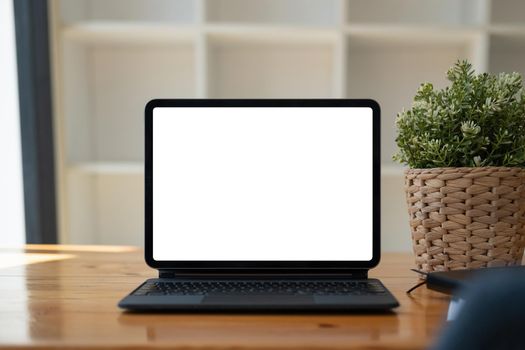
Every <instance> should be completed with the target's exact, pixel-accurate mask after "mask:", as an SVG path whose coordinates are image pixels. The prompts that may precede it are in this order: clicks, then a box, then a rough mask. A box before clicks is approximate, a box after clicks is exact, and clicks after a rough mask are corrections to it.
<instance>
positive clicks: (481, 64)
mask: <svg viewBox="0 0 525 350" xmlns="http://www.w3.org/2000/svg"><path fill="white" fill-rule="evenodd" d="M50 6H51V8H50V13H51V33H52V43H53V67H54V98H55V112H56V121H55V128H56V130H55V135H56V142H55V144H56V149H57V158H56V159H57V174H58V182H57V183H58V184H59V186H58V187H59V188H58V196H59V207H60V217H59V219H60V241H61V242H63V243H94V244H97V243H99V244H138V245H140V244H142V240H143V238H142V237H143V176H144V173H143V165H142V164H143V159H144V155H143V141H144V140H143V108H144V105H145V103H146V102H147V101H148V100H149V99H151V98H160V97H171V98H177V97H190V98H191V97H201V98H202V97H213V98H257V97H260V98H264V97H283V98H284V97H297V98H299V97H305V98H309V97H311V98H315V97H330V98H342V97H351V98H359V97H361V98H364V97H367V98H374V99H376V100H377V101H378V102H379V103H380V104H381V106H382V125H381V126H382V162H383V173H382V182H383V188H382V191H383V192H382V198H383V200H382V206H383V208H382V209H383V214H382V225H383V247H384V249H385V250H405V249H409V244H410V240H409V239H408V235H409V230H408V224H407V215H406V213H405V203H404V193H403V168H402V167H401V166H398V165H395V164H393V163H392V161H391V156H392V154H393V153H394V152H395V142H394V138H395V127H394V120H395V116H396V114H397V112H399V111H400V110H401V109H402V108H407V107H410V105H411V100H412V97H413V95H414V93H415V91H416V90H417V88H418V86H419V84H420V83H421V82H424V81H431V82H433V83H434V84H435V85H436V86H438V87H440V86H444V85H445V84H446V81H445V78H444V77H445V71H446V70H447V68H448V67H450V66H451V65H452V64H453V63H454V62H455V61H456V60H457V59H462V58H468V59H470V60H471V61H472V62H473V63H474V65H475V67H476V68H477V70H478V71H494V72H499V71H511V70H516V71H519V72H521V73H523V74H525V5H524V4H523V1H522V0H506V1H504V2H503V1H495V0H492V1H491V0H388V1H387V0H54V1H51V2H50Z"/></svg>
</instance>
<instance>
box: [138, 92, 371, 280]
mask: <svg viewBox="0 0 525 350" xmlns="http://www.w3.org/2000/svg"><path fill="white" fill-rule="evenodd" d="M159 107H160V108H162V107H173V108H177V107H198V108H202V107H214V108H220V107H250V108H265V107H284V108H286V107H328V108H329V107H338V108H341V107H349V108H351V107H368V108H371V109H372V112H373V113H372V115H373V145H372V147H373V162H372V167H373V169H372V174H373V175H372V176H373V181H372V182H373V190H372V193H373V194H372V196H373V206H372V207H373V209H372V210H373V216H372V218H373V223H372V227H373V228H372V259H371V260H368V261H351V260H349V261H340V260H338V261H211V260H210V261H208V260H206V261H193V260H192V261H188V260H184V261H166V260H162V261H157V260H155V259H154V258H153V110H154V109H155V108H159ZM380 138H381V132H380V107H379V104H378V103H377V102H376V101H374V100H371V99H155V100H151V101H150V102H148V103H147V105H146V108H145V259H146V263H147V264H148V265H149V266H150V267H152V268H156V269H169V270H178V269H180V270H194V269H197V270H198V269H201V270H206V271H208V270H212V271H213V270H226V271H243V272H247V271H249V270H254V271H260V270H265V271H266V270H269V271H275V272H279V271H283V272H287V273H289V272H290V271H300V272H308V271H320V270H326V271H328V272H329V271H337V270H348V269H369V268H372V267H374V266H376V265H377V264H378V263H379V260H380V208H381V204H380V183H381V181H380V176H381V175H380V168H381V157H380Z"/></svg>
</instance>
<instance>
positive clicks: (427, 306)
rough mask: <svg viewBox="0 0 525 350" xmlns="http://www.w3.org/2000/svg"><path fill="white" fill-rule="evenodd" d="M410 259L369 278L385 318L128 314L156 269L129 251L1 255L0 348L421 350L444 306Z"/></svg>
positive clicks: (77, 249)
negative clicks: (394, 301)
mask: <svg viewBox="0 0 525 350" xmlns="http://www.w3.org/2000/svg"><path fill="white" fill-rule="evenodd" d="M411 267H413V257H412V255H411V254H401V253H399V254H392V253H391V254H384V255H383V257H382V261H381V263H380V265H379V267H377V268H375V269H373V270H372V271H371V273H370V275H371V277H377V278H380V279H381V281H383V283H384V284H385V285H386V286H387V287H388V288H389V289H390V290H391V291H392V292H393V293H394V295H395V296H396V297H397V298H398V300H399V302H400V303H401V306H400V307H399V308H397V309H396V310H395V311H394V312H393V313H390V314H362V313H356V314H346V315H343V314H335V315H334V314H332V315H330V314H133V313H125V312H122V311H121V310H119V309H118V308H117V302H118V301H119V300H120V299H121V298H122V297H123V296H124V295H126V294H127V293H129V292H130V291H131V290H133V289H134V288H135V287H136V286H138V284H139V283H141V282H142V281H144V280H145V279H146V278H149V277H154V276H156V271H155V270H152V269H150V268H148V267H147V266H146V264H145V263H144V258H143V251H142V250H140V249H138V248H134V247H117V246H115V247H113V246H61V245H28V246H26V248H25V249H18V250H17V249H7V248H3V249H0V347H1V348H16V347H24V348H27V347H38V348H39V349H45V348H106V349H109V348H112V349H143V348H171V349H193V348H195V349H197V348H199V349H244V348H250V349H281V348H283V349H284V348H286V349H324V348H327V349H424V348H427V347H428V346H429V345H431V344H432V342H433V340H434V339H435V337H436V336H437V335H438V334H439V331H440V329H441V328H442V326H443V325H444V323H445V318H446V311H447V307H448V302H449V298H448V297H446V296H444V295H442V294H439V293H435V292H432V291H429V290H427V289H425V288H424V287H423V288H420V289H418V290H416V291H415V292H413V294H412V295H411V296H408V295H406V294H405V291H406V290H407V289H408V288H409V287H411V286H412V285H414V284H415V283H417V282H418V278H417V277H416V276H415V275H414V273H413V272H410V271H409V268H411Z"/></svg>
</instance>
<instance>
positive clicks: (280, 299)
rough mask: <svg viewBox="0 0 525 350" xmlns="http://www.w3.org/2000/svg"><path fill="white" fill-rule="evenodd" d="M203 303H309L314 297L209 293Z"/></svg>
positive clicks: (311, 302)
mask: <svg viewBox="0 0 525 350" xmlns="http://www.w3.org/2000/svg"><path fill="white" fill-rule="evenodd" d="M202 303H203V304H218V305H308V304H313V303H314V298H313V297H312V296H308V295H258V294H253V295H232V294H217V295H213V294H211V295H207V296H205V297H204V299H203V300H202Z"/></svg>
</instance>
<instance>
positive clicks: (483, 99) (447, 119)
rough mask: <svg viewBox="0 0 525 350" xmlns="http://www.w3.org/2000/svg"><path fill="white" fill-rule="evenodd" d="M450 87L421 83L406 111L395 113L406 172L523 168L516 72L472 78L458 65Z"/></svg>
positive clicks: (524, 96)
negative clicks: (462, 168) (439, 168)
mask: <svg viewBox="0 0 525 350" xmlns="http://www.w3.org/2000/svg"><path fill="white" fill-rule="evenodd" d="M447 78H448V80H450V81H451V82H452V84H450V86H448V87H446V88H444V89H441V90H434V87H433V85H432V84H430V83H424V84H422V85H421V86H420V88H419V89H418V91H417V93H416V96H415V97H414V103H413V105H412V108H411V109H409V110H404V111H402V112H401V113H399V114H398V116H397V119H396V126H397V129H398V136H397V138H396V143H397V146H398V147H399V151H398V153H397V154H395V155H394V157H393V159H394V160H396V161H398V162H400V163H404V164H407V165H408V166H410V167H412V168H434V167H479V166H518V167H525V89H524V88H523V83H522V78H521V75H520V74H518V73H510V74H506V73H501V74H497V75H493V74H487V73H483V74H479V75H476V74H474V70H473V68H472V65H471V64H470V63H469V62H467V61H458V62H457V63H456V64H455V65H454V66H453V67H452V68H450V69H449V71H448V72H447Z"/></svg>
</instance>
